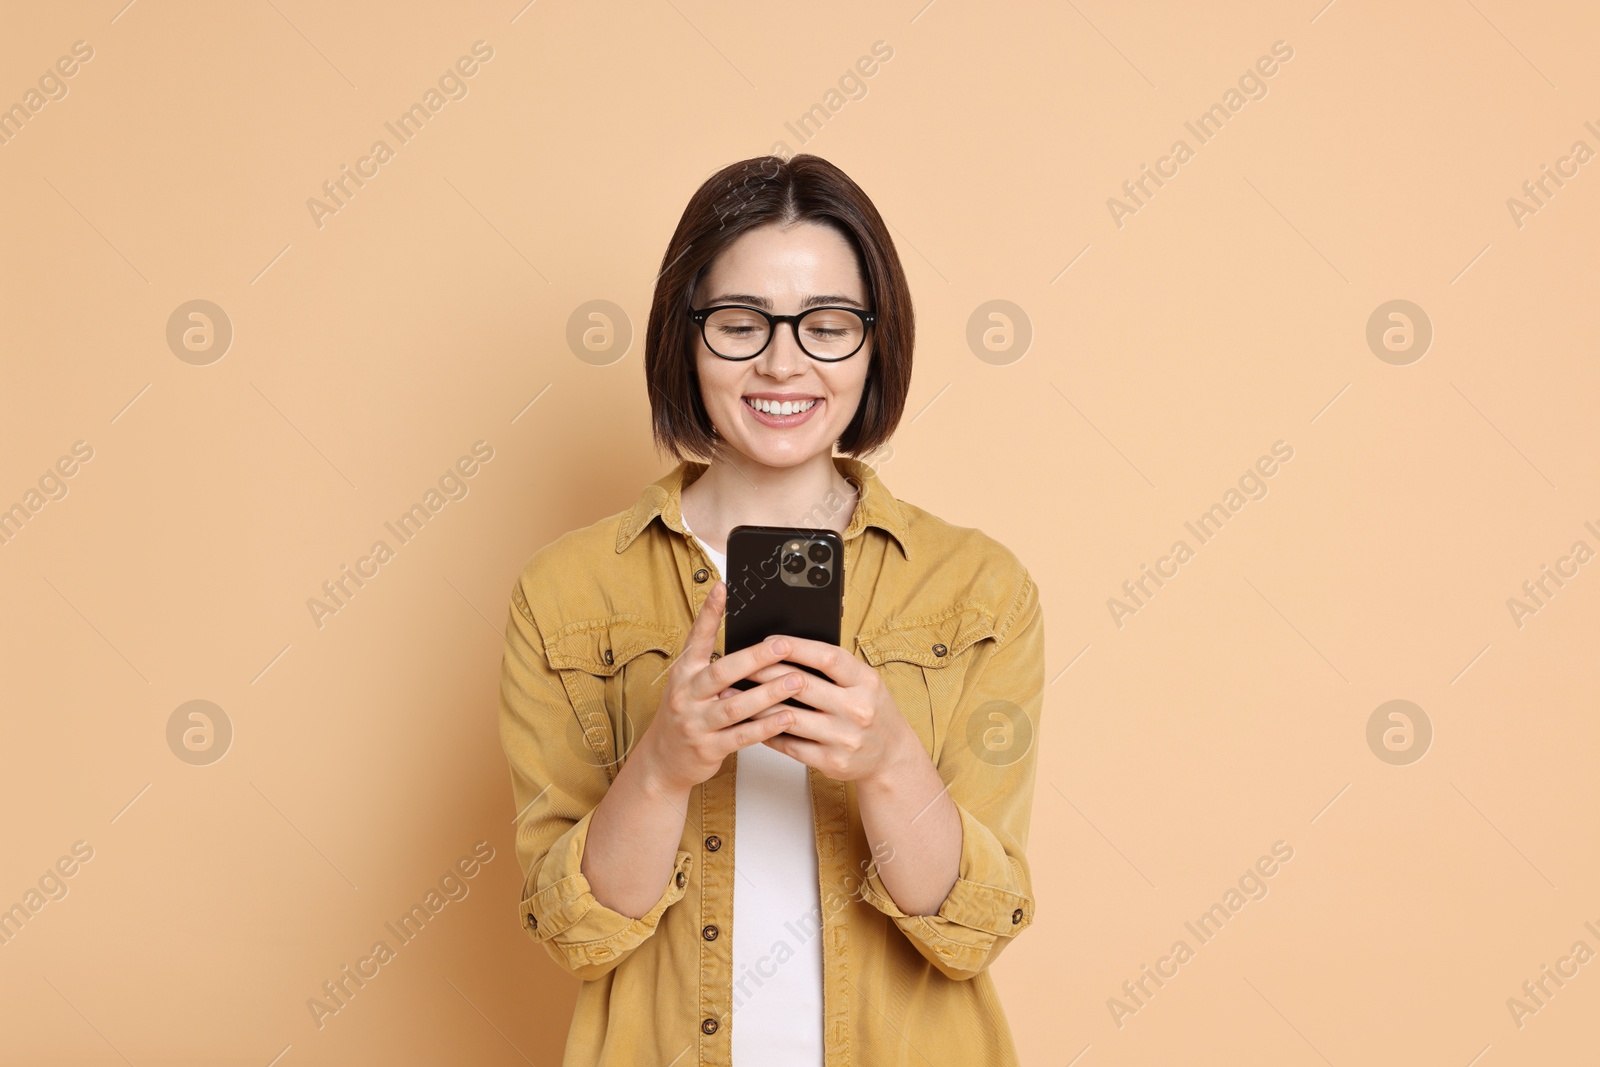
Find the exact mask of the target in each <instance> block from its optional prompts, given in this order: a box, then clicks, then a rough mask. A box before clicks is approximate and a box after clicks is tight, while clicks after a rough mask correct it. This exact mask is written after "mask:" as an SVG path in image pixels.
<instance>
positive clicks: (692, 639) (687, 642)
mask: <svg viewBox="0 0 1600 1067" xmlns="http://www.w3.org/2000/svg"><path fill="white" fill-rule="evenodd" d="M727 594H728V587H727V585H726V584H725V583H724V582H722V581H721V580H718V581H717V582H716V584H714V585H713V586H712V587H711V591H710V592H708V593H707V594H706V602H705V603H704V604H702V605H700V614H698V615H696V616H695V617H694V622H693V624H691V625H690V627H689V636H688V637H687V638H685V639H684V642H683V654H684V656H685V657H689V658H693V659H694V660H696V661H699V660H702V659H704V660H709V659H710V658H711V653H712V651H713V650H714V649H715V648H716V646H717V627H718V626H719V625H720V624H721V622H722V609H723V606H724V605H725V604H726V603H727V599H728V595H727Z"/></svg>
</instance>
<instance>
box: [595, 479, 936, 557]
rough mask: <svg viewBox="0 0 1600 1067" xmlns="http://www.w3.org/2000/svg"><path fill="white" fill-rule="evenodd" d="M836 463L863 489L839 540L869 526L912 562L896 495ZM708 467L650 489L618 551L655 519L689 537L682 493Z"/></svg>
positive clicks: (629, 517) (628, 520) (626, 523)
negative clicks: (685, 523) (891, 541)
mask: <svg viewBox="0 0 1600 1067" xmlns="http://www.w3.org/2000/svg"><path fill="white" fill-rule="evenodd" d="M833 463H834V466H835V467H836V468H837V469H838V471H839V473H840V474H842V475H844V477H845V478H846V479H847V480H849V481H850V482H851V483H852V484H854V485H857V486H859V487H860V494H859V498H858V500H857V502H856V510H855V513H854V514H852V515H851V516H850V524H849V525H848V526H846V527H845V530H844V533H843V534H841V535H840V536H841V537H843V538H844V540H846V541H848V540H850V539H851V538H853V537H855V536H856V535H857V534H859V533H861V531H862V530H864V529H866V528H867V527H868V526H876V527H877V528H878V529H880V530H882V531H884V532H885V533H887V534H889V535H890V536H891V537H893V538H894V540H895V543H896V544H898V545H899V546H900V554H901V555H902V556H904V557H905V558H906V559H908V560H909V559H910V558H911V549H910V547H909V544H908V541H909V538H908V536H907V534H906V519H905V512H904V510H903V509H902V508H901V507H900V502H899V501H898V500H896V499H895V498H894V494H893V493H891V492H889V488H888V486H886V485H884V484H883V481H882V480H881V479H880V478H879V477H878V473H877V471H875V470H874V469H873V468H872V467H871V466H870V465H869V464H867V463H865V462H863V461H862V460H859V459H855V458H853V457H851V456H834V457H833ZM708 466H709V464H706V463H702V462H700V461H698V460H693V459H685V460H682V461H680V462H679V463H678V465H677V466H676V467H674V468H673V469H672V470H670V471H668V472H667V473H666V474H664V475H663V476H662V477H660V478H658V479H657V480H656V481H654V482H652V483H651V484H650V485H647V486H646V487H645V489H644V492H643V493H642V494H640V496H639V500H638V503H636V504H634V505H633V507H632V508H630V509H629V510H628V511H627V512H626V513H624V514H623V516H622V523H621V525H619V526H618V527H617V551H618V552H622V551H625V550H626V549H627V547H628V546H629V545H631V544H633V542H634V539H635V538H637V537H638V536H639V535H640V534H641V533H643V532H644V530H645V528H646V527H648V526H649V525H650V522H651V520H653V519H656V518H660V519H661V521H662V523H664V524H665V525H666V527H667V528H668V529H670V530H675V531H677V532H678V533H680V534H684V535H685V536H687V535H688V531H687V530H686V529H684V525H683V511H682V508H681V507H680V504H681V501H682V494H683V489H684V487H685V486H687V485H689V484H691V483H692V482H694V480H695V479H696V478H698V477H700V475H702V474H704V473H705V472H706V468H707V467H708Z"/></svg>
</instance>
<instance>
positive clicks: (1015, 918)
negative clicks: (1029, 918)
mask: <svg viewBox="0 0 1600 1067" xmlns="http://www.w3.org/2000/svg"><path fill="white" fill-rule="evenodd" d="M1021 921H1022V909H1021V908H1018V909H1017V910H1016V911H1014V912H1012V913H1011V923H1012V925H1013V926H1015V925H1016V924H1017V923H1019V922H1021Z"/></svg>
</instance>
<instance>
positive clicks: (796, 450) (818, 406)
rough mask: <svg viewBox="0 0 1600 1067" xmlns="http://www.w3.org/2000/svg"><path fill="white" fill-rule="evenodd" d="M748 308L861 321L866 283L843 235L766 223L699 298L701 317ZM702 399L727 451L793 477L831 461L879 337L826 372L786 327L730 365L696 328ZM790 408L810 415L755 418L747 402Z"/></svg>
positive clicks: (737, 247)
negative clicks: (718, 307) (827, 313)
mask: <svg viewBox="0 0 1600 1067" xmlns="http://www.w3.org/2000/svg"><path fill="white" fill-rule="evenodd" d="M714 304H750V305H753V306H755V307H759V308H761V309H762V310H764V311H767V312H769V313H770V314H773V315H797V314H799V313H800V312H801V311H804V310H805V309H806V308H808V307H814V306H817V305H821V304H833V305H845V306H848V307H855V308H860V309H861V310H863V311H867V310H875V309H871V308H869V307H868V306H867V289H866V283H865V282H864V281H863V279H862V277H861V271H860V268H859V267H858V266H857V265H856V256H855V251H854V249H853V248H852V247H851V245H850V243H849V242H848V241H847V240H845V238H844V237H843V235H841V234H840V233H839V232H838V231H837V230H835V229H833V228H831V227H829V226H825V225H821V224H819V223H814V222H802V223H796V224H794V225H791V226H779V225H778V224H776V223H769V224H767V225H764V226H757V227H756V228H754V229H751V230H747V231H745V232H744V233H743V234H740V235H739V237H737V238H736V239H735V240H734V241H733V243H732V244H730V245H729V246H728V247H727V248H725V249H723V251H722V252H721V254H719V255H718V256H717V258H716V259H715V260H713V261H712V263H711V265H710V267H709V268H708V269H707V270H706V273H705V275H704V277H702V279H701V281H700V285H699V286H698V287H697V288H696V289H695V293H694V307H696V308H704V307H710V306H712V305H714ZM693 336H694V351H695V366H696V368H697V369H698V371H699V374H700V396H701V401H702V403H704V404H705V406H706V411H707V413H708V414H709V415H710V416H711V422H712V424H713V425H714V426H716V428H717V433H718V435H719V436H720V437H721V439H722V443H723V444H724V445H725V446H726V447H729V448H732V449H734V450H736V451H738V452H739V453H740V454H742V455H744V456H746V457H748V458H749V459H751V460H753V461H755V462H756V463H759V464H762V465H763V466H768V467H790V466H794V465H796V464H799V463H803V462H805V461H806V460H808V459H811V458H812V457H813V456H816V455H818V454H819V453H820V454H822V455H828V456H831V455H832V454H833V444H834V442H835V441H837V440H838V439H839V438H840V437H841V436H843V434H844V431H845V427H847V426H849V425H850V420H851V419H852V418H853V417H854V416H855V413H856V408H857V407H858V406H859V405H860V402H861V393H862V389H863V387H864V386H865V385H866V380H867V369H868V366H869V363H870V361H871V359H872V330H871V328H870V327H869V328H868V330H867V339H866V340H865V341H864V342H863V343H862V345H861V349H860V350H859V351H858V352H856V354H855V355H853V356H851V357H849V358H848V359H843V360H840V361H838V362H836V363H825V362H822V361H820V360H815V359H812V358H811V357H810V356H808V355H806V354H805V352H804V351H803V350H802V349H801V348H800V347H799V345H797V344H796V343H795V336H794V331H793V329H792V328H790V326H789V324H788V323H783V324H781V325H780V326H778V328H777V329H776V330H775V331H774V333H773V336H772V339H771V340H770V341H769V342H768V344H767V347H766V349H765V350H764V351H763V352H762V353H761V354H760V355H759V356H756V357H755V358H754V359H747V360H742V361H733V360H726V359H723V358H721V357H720V356H717V355H716V354H714V353H713V352H712V351H711V350H710V349H709V348H707V347H706V343H705V339H704V337H703V336H702V335H701V333H700V329H699V327H694V334H693ZM757 398H765V399H767V400H769V401H777V402H781V401H788V402H790V403H791V404H796V405H798V407H799V408H804V407H805V404H806V403H807V402H813V403H811V407H810V409H809V410H804V411H800V410H797V411H796V412H795V413H793V414H790V415H787V416H782V415H780V416H773V415H769V414H767V413H764V412H761V411H758V410H757V409H756V408H755V407H754V406H752V404H751V403H750V401H752V400H755V399H757Z"/></svg>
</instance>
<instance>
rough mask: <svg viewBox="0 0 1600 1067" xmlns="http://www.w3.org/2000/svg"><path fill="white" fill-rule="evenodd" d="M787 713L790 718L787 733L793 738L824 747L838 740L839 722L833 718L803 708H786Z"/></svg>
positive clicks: (823, 713)
mask: <svg viewBox="0 0 1600 1067" xmlns="http://www.w3.org/2000/svg"><path fill="white" fill-rule="evenodd" d="M779 706H780V707H783V705H779ZM787 711H788V713H789V715H790V716H791V717H792V721H791V722H790V723H789V726H788V729H787V732H788V733H791V734H793V735H794V736H795V737H804V738H806V739H807V740H810V741H813V742H817V743H821V744H825V745H826V744H832V743H834V742H836V741H838V740H839V739H840V731H839V720H838V719H837V718H835V717H834V716H832V715H828V714H826V713H825V712H821V711H807V710H806V709H804V708H787Z"/></svg>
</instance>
